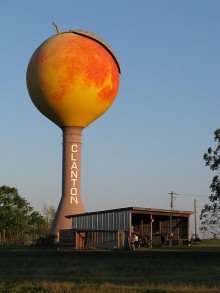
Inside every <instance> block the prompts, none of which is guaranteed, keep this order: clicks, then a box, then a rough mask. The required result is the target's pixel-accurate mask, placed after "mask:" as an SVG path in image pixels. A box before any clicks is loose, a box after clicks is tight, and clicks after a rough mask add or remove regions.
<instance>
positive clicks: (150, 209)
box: [66, 207, 194, 218]
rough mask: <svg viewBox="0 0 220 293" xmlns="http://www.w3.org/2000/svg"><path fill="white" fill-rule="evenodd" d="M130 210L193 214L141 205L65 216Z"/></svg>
mask: <svg viewBox="0 0 220 293" xmlns="http://www.w3.org/2000/svg"><path fill="white" fill-rule="evenodd" d="M125 210H130V211H133V212H146V213H160V214H161V213H162V214H179V215H181V214H182V215H193V214H194V212H192V211H180V210H165V209H155V208H143V207H125V208H118V209H111V210H102V211H94V212H89V213H83V214H74V215H66V218H72V217H80V216H82V215H94V214H101V213H109V212H120V211H125Z"/></svg>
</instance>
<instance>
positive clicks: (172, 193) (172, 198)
mask: <svg viewBox="0 0 220 293" xmlns="http://www.w3.org/2000/svg"><path fill="white" fill-rule="evenodd" d="M168 194H170V196H171V201H170V208H171V211H172V210H173V208H174V204H173V201H174V194H175V192H174V191H171V192H170V193H168Z"/></svg>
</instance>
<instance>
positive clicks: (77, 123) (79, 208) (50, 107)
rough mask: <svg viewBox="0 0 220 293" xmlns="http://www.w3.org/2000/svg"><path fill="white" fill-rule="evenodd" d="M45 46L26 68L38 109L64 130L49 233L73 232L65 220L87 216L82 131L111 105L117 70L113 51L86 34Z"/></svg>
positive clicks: (58, 36) (69, 34) (68, 35)
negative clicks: (56, 200) (56, 197)
mask: <svg viewBox="0 0 220 293" xmlns="http://www.w3.org/2000/svg"><path fill="white" fill-rule="evenodd" d="M53 24H54V25H55V27H56V29H57V34H56V35H54V36H52V37H50V38H49V39H47V40H46V41H45V42H43V43H42V44H41V45H40V46H39V47H38V48H37V50H36V51H35V52H34V54H33V55H32V57H31V59H30V61H29V64H28V68H27V88H28V92H29V95H30V97H31V99H32V102H33V103H34V105H35V106H36V107H37V109H38V110H39V111H40V112H41V113H42V114H43V115H45V116H46V117H47V118H49V119H50V120H51V121H52V122H54V123H55V124H56V125H58V126H59V127H60V128H61V129H62V131H63V166H62V197H61V200H60V203H59V207H58V209H57V212H56V215H55V219H54V222H53V225H52V233H54V234H57V233H59V230H60V229H69V228H71V223H70V220H69V219H66V218H65V216H66V215H70V214H80V213H83V212H85V210H84V207H83V203H82V199H81V193H80V185H81V184H80V181H81V178H80V177H81V135H82V130H83V129H84V128H85V127H87V126H88V125H89V124H90V123H91V122H93V121H94V120H96V119H97V118H98V117H99V116H101V115H102V114H104V113H105V112H106V111H107V110H108V108H109V107H110V106H111V105H112V103H113V102H114V100H115V98H116V95H117V92H118V88H119V77H120V67H119V64H118V61H117V58H116V56H115V54H114V52H113V50H112V49H111V47H110V46H109V45H108V44H107V43H106V42H105V41H104V40H102V39H101V38H100V37H98V36H97V35H95V34H93V33H91V32H88V31H85V30H71V31H68V32H60V31H59V29H58V27H57V25H56V24H55V23H53Z"/></svg>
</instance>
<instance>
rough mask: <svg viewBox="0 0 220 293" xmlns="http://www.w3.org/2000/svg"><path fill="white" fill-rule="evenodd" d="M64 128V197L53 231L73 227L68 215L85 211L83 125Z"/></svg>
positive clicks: (57, 231)
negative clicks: (82, 174) (82, 181)
mask: <svg viewBox="0 0 220 293" xmlns="http://www.w3.org/2000/svg"><path fill="white" fill-rule="evenodd" d="M62 130H63V166H62V197H61V200H60V204H59V207H58V210H57V212H56V216H55V219H54V222H53V227H52V232H53V233H54V234H57V233H59V230H60V229H71V220H70V219H67V218H65V216H67V215H72V214H80V213H83V212H85V210H84V207H83V203H82V200H81V140H82V139H81V138H82V131H83V127H80V126H65V127H62Z"/></svg>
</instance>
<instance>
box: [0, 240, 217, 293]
mask: <svg viewBox="0 0 220 293" xmlns="http://www.w3.org/2000/svg"><path fill="white" fill-rule="evenodd" d="M0 292H4V293H5V292H9V293H14V292H22V293H23V292H33V293H35V292H36V293H37V292H45V293H46V292H51V293H52V292H53V293H61V292H62V293H65V292H83V293H85V292H94V293H95V292H105V293H113V292H126V293H127V292H145V293H157V292H158V293H168V292H175V293H192V292H193V293H195V292H196V293H217V292H218V293H219V292H220V245H219V242H212V243H210V242H209V243H201V244H200V245H195V246H191V247H188V246H186V247H175V248H174V247H173V248H170V247H166V248H157V249H144V250H141V249H140V250H135V251H57V250H49V249H48V250H46V249H33V248H30V247H27V248H24V247H23V248H16V247H14V248H7V247H0Z"/></svg>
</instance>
